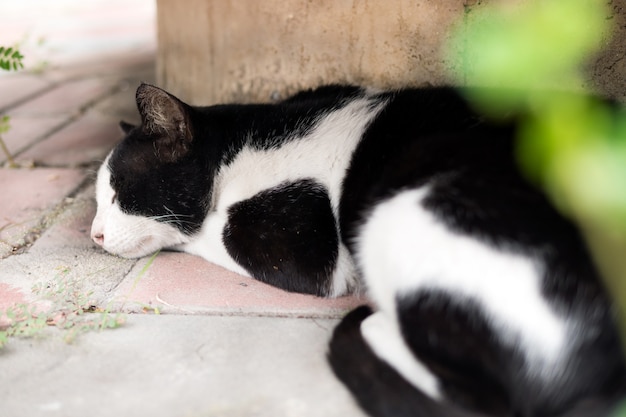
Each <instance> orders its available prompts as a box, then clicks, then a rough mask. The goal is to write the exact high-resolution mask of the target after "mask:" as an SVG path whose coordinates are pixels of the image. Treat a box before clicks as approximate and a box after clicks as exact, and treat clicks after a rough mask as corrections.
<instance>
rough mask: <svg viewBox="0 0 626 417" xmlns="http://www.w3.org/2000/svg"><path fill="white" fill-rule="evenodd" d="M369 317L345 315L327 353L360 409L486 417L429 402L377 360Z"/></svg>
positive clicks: (388, 415) (366, 311)
mask: <svg viewBox="0 0 626 417" xmlns="http://www.w3.org/2000/svg"><path fill="white" fill-rule="evenodd" d="M370 314H372V310H371V309H370V308H369V307H366V306H362V307H359V308H357V309H356V310H354V311H352V312H351V313H349V314H348V315H347V316H346V317H345V318H344V319H343V320H342V321H341V323H339V325H338V326H337V327H336V328H335V331H334V333H333V337H332V339H331V342H330V347H329V352H328V360H329V362H330V365H331V367H332V369H333V371H334V373H335V375H336V376H337V377H338V378H339V379H340V380H341V381H342V382H343V383H344V384H345V385H346V386H347V388H348V389H349V390H350V391H351V392H352V394H353V395H354V397H355V398H356V400H357V402H358V403H359V405H360V406H361V408H363V410H365V411H366V412H367V413H368V414H370V415H372V416H376V417H405V416H406V417H408V416H424V417H486V415H484V414H478V413H472V412H469V411H464V410H461V409H459V408H456V407H454V406H451V405H448V404H444V403H441V402H438V401H436V400H434V399H432V398H431V397H429V396H428V395H426V394H424V393H423V392H421V391H419V390H418V389H417V388H416V387H414V386H413V385H412V384H410V383H409V382H407V381H406V380H405V379H404V378H403V377H402V376H401V375H400V374H398V372H396V371H395V370H394V369H393V368H392V367H391V366H390V365H388V364H387V363H386V362H385V361H382V360H381V359H380V358H378V356H376V354H375V353H374V352H373V350H372V349H371V348H370V346H369V345H368V344H367V342H366V341H365V339H364V338H363V336H362V334H361V323H362V322H363V320H365V319H366V318H367V317H368V316H369V315H370ZM588 417H589V416H588Z"/></svg>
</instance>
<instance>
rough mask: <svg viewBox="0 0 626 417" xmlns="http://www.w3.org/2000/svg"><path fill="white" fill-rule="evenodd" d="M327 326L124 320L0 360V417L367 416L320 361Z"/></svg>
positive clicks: (23, 347) (33, 343) (26, 343)
mask: <svg viewBox="0 0 626 417" xmlns="http://www.w3.org/2000/svg"><path fill="white" fill-rule="evenodd" d="M336 322H337V321H336V320H333V319H302V318H300V319H293V318H267V317H223V316H179V315H160V316H156V315H146V314H144V315H129V316H128V321H127V323H126V324H125V325H123V326H122V327H121V328H118V329H114V330H107V331H103V332H99V333H97V332H94V333H86V334H84V335H81V336H80V337H79V338H78V339H76V340H75V341H74V343H73V344H71V345H68V344H66V343H64V342H63V341H62V340H61V339H60V338H59V337H55V335H57V333H55V332H51V334H49V335H48V337H46V338H43V339H27V340H15V341H12V342H11V343H10V344H9V345H8V347H7V348H5V350H4V351H0V369H2V372H1V373H0V386H1V387H2V390H0V403H1V404H2V415H3V417H25V416H44V415H45V416H63V417H74V416H76V417H83V416H90V417H110V416H150V417H178V416H180V417H195V416H198V417H200V416H203V417H204V416H211V417H220V416H228V417H277V416H280V417H334V416H337V417H346V416H355V417H358V416H363V414H362V413H361V412H360V410H359V409H358V408H357V407H356V405H355V403H354V402H353V400H352V398H351V397H350V396H349V394H348V393H347V391H346V390H345V388H344V387H343V386H342V385H341V384H340V383H339V382H338V381H337V380H336V379H335V378H334V376H333V375H332V372H331V370H330V369H329V367H328V365H327V363H326V359H325V353H326V350H327V343H328V339H329V337H330V335H331V332H332V329H333V327H334V326H335V324H336Z"/></svg>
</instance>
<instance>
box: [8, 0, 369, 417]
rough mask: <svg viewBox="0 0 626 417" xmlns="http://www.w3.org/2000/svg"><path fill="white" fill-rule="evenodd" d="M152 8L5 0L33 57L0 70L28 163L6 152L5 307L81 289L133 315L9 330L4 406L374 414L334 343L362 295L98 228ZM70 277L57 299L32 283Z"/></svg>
mask: <svg viewBox="0 0 626 417" xmlns="http://www.w3.org/2000/svg"><path fill="white" fill-rule="evenodd" d="M154 8H155V6H154V4H153V2H150V1H146V0H142V1H132V2H127V1H121V0H109V1H102V0H90V1H89V2H82V1H78V0H75V1H74V0H58V1H54V2H50V1H48V0H32V1H25V2H7V4H3V7H2V14H1V15H0V45H11V44H13V43H14V42H20V43H21V49H22V52H23V54H24V55H26V59H25V64H26V68H25V69H24V70H23V71H20V72H18V73H2V74H0V116H1V115H8V116H10V118H11V119H10V124H11V129H10V131H9V132H8V133H6V134H3V135H2V137H3V138H4V140H5V142H6V143H7V145H8V147H9V149H10V150H11V152H12V153H13V155H15V157H16V160H17V161H18V162H19V163H20V165H21V166H22V168H19V169H8V168H0V310H6V309H7V308H9V307H11V306H12V305H15V304H16V303H17V304H26V303H32V302H35V303H36V305H38V306H39V307H38V308H40V309H42V310H45V309H46V308H49V307H50V305H51V304H52V305H54V304H55V303H56V304H62V305H64V306H67V305H68V303H69V304H72V303H74V304H73V305H79V304H77V303H78V302H74V301H71V300H70V301H68V299H67V298H68V297H69V295H71V297H78V298H80V299H81V300H82V301H81V302H86V303H87V304H88V305H89V307H91V308H92V309H94V310H96V311H106V312H109V313H110V314H111V315H114V314H116V313H118V312H121V313H124V314H125V315H124V316H123V320H125V324H124V325H123V326H122V327H120V328H118V329H114V330H106V331H101V332H97V331H90V332H79V335H78V337H76V338H75V339H74V340H73V342H72V343H71V344H68V343H66V342H65V341H64V337H66V336H67V334H68V333H67V332H63V331H60V330H58V329H57V328H55V327H52V326H49V328H48V329H47V330H46V331H44V332H43V335H42V336H40V337H36V338H29V339H14V340H10V341H9V343H8V345H7V346H6V347H5V348H4V349H2V350H0V369H2V372H0V415H2V416H3V417H13V416H16V417H17V416H19V417H28V416H40V415H41V416H44V415H45V416H64V417H71V416H84V415H89V416H92V417H96V416H129V415H134V416H151V417H160V416H164V417H165V416H225V417H231V416H268V417H269V416H272V417H274V416H303V417H306V416H353V415H354V416H359V415H362V414H361V413H360V412H359V410H358V409H357V408H356V406H355V405H354V403H353V402H352V399H351V397H350V396H349V394H348V393H347V392H346V391H345V390H344V388H343V387H342V386H341V385H340V384H339V383H338V382H337V381H336V380H335V378H334V377H333V375H332V374H331V372H330V370H329V368H328V366H327V364H326V361H325V352H326V344H327V341H328V338H329V337H330V334H331V331H332V329H333V327H334V325H335V324H336V323H337V321H338V319H339V318H340V317H341V316H342V315H343V314H345V312H346V311H348V310H349V309H350V308H352V307H354V306H356V305H358V304H360V303H362V302H363V300H360V299H357V298H350V297H348V298H342V299H337V300H321V299H317V298H315V297H309V296H303V295H296V294H288V293H285V292H282V291H279V290H276V289H274V288H271V287H268V286H266V285H263V284H261V283H259V282H256V281H254V280H251V279H249V278H245V277H241V276H239V275H237V274H234V273H231V272H228V271H225V270H224V269H222V268H220V267H217V266H215V265H212V264H209V263H207V262H205V261H204V260H202V259H199V258H196V257H193V256H190V255H186V254H180V253H161V254H159V255H158V256H157V257H156V258H155V259H153V260H152V259H150V258H144V259H140V260H126V259H120V258H116V257H113V256H110V255H108V254H106V253H104V252H103V251H101V250H100V249H99V248H97V247H96V246H95V245H94V244H93V243H92V242H91V240H90V238H89V229H90V224H91V219H92V218H93V215H94V212H95V202H94V200H93V178H94V174H95V170H96V169H97V166H98V163H99V161H101V160H102V159H103V158H104V156H105V155H106V153H107V152H108V151H109V150H110V149H111V148H112V146H114V144H115V142H116V141H117V140H119V139H120V133H119V132H118V128H117V122H118V121H119V120H120V119H126V120H128V121H131V122H133V121H135V122H136V121H137V114H136V111H135V107H134V89H135V87H136V86H137V85H138V84H139V82H140V81H148V82H154V52H155V48H156V45H155V34H154V16H155V10H154ZM5 159H6V158H5V157H4V156H3V155H1V156H0V164H2V163H4V162H5ZM31 165H33V166H34V168H28V167H29V166H31ZM60 284H64V285H65V286H66V287H64V289H63V290H62V291H60V292H57V294H56V295H54V297H53V300H52V301H50V300H48V301H46V302H42V301H41V293H40V294H39V295H37V294H34V293H33V291H32V287H33V286H35V285H40V288H42V287H41V286H43V288H48V289H50V288H59V285H60ZM68 294H69V295H68ZM55 297H56V298H55ZM85 300H87V301H85ZM80 305H82V304H80ZM157 313H159V314H157ZM59 320H60V319H58V318H55V317H52V318H51V324H54V323H58V322H59ZM81 333H82V334H81Z"/></svg>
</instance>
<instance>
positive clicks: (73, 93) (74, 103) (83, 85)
mask: <svg viewBox="0 0 626 417" xmlns="http://www.w3.org/2000/svg"><path fill="white" fill-rule="evenodd" d="M114 89H115V83H114V82H113V81H112V80H107V79H102V78H99V77H94V78H83V79H77V80H71V81H67V82H64V83H60V84H58V85H56V86H55V87H54V88H52V89H50V90H48V91H46V92H45V93H43V94H41V95H39V96H37V97H35V98H33V99H32V100H28V101H26V102H25V103H23V104H21V105H19V106H17V107H13V108H11V109H10V111H9V112H8V114H9V115H36V116H45V115H60V114H71V115H76V114H78V113H79V112H80V111H81V110H83V109H84V108H85V107H86V106H88V105H89V104H91V103H94V102H96V101H97V100H98V98H102V97H103V96H105V95H107V94H110V93H111V92H112V91H114Z"/></svg>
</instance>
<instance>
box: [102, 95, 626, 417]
mask: <svg viewBox="0 0 626 417" xmlns="http://www.w3.org/2000/svg"><path fill="white" fill-rule="evenodd" d="M137 102H138V106H139V110H140V113H141V116H142V125H141V126H139V127H131V126H128V125H126V126H125V130H126V131H127V137H126V138H125V139H124V141H123V142H122V143H121V144H120V145H118V146H117V147H116V148H115V149H114V150H113V151H112V152H111V154H110V155H109V157H108V158H107V160H106V161H105V163H104V164H103V167H102V168H101V169H100V171H99V174H98V182H97V200H98V213H97V216H96V219H95V220H94V225H93V229H92V236H93V238H94V240H95V241H96V242H97V243H99V244H101V245H103V246H104V248H105V249H106V250H108V251H110V252H113V253H116V254H119V255H122V256H142V255H147V254H149V253H151V252H153V251H155V250H157V249H160V248H163V247H169V248H175V249H178V250H184V251H188V252H191V253H194V254H198V255H200V256H203V257H204V258H206V259H208V260H210V261H213V262H216V263H218V264H220V265H222V266H225V267H226V268H230V269H232V270H234V271H237V272H240V273H244V274H247V275H250V276H252V277H254V278H257V279H260V280H262V281H265V282H268V283H270V284H272V285H275V286H277V287H280V288H283V289H286V290H289V291H297V292H305V293H312V294H317V295H321V296H336V295H341V294H344V293H347V292H350V291H352V290H355V289H356V288H358V287H359V286H360V285H364V286H365V288H366V290H367V292H368V295H369V296H370V298H371V299H372V300H373V301H374V303H375V304H376V306H377V309H378V311H377V312H376V313H374V314H373V315H370V313H371V312H370V311H369V310H367V309H359V310H356V311H355V312H353V313H351V314H350V315H349V316H347V317H346V319H344V321H343V322H342V323H341V324H340V326H339V327H338V328H337V330H336V331H335V334H334V336H333V340H332V342H331V348H330V354H329V358H330V362H331V364H332V366H333V369H334V370H335V372H336V374H337V375H338V377H339V378H340V379H341V380H342V381H343V382H344V383H345V384H346V385H347V386H348V387H349V388H350V389H351V390H352V391H353V393H354V394H355V396H356V397H357V400H358V401H359V402H360V404H361V405H362V406H363V408H364V409H366V410H367V411H368V412H370V413H371V414H373V415H380V416H404V415H407V416H408V415H416V416H425V417H426V416H462V415H467V416H469V415H472V414H467V413H466V412H465V411H461V410H463V409H469V410H478V411H480V412H483V413H491V414H488V415H497V416H500V415H502V416H519V417H530V416H536V417H539V416H546V417H547V416H555V417H556V416H565V415H574V414H567V413H570V412H571V413H575V412H583V413H587V414H580V415H581V416H582V415H589V416H593V415H598V416H601V415H604V414H602V413H603V412H604V411H602V409H603V407H604V408H605V407H609V406H610V405H611V404H613V401H614V399H615V398H619V397H620V396H621V395H622V393H623V392H624V386H625V385H624V381H625V375H626V372H625V368H624V363H623V359H622V354H621V344H620V342H619V339H618V336H617V330H616V327H615V324H614V321H613V317H612V310H611V303H610V300H609V298H608V296H607V294H606V292H605V290H604V288H603V286H602V284H601V281H600V278H599V276H598V274H597V272H596V269H595V267H594V265H593V263H592V261H591V259H590V257H589V254H588V252H587V250H586V248H585V245H584V243H583V241H582V239H581V237H580V235H579V233H578V232H577V231H576V229H575V228H574V227H573V226H572V225H571V224H570V223H569V222H568V221H567V220H565V219H564V218H563V217H561V216H560V215H559V214H558V213H557V212H556V211H555V210H554V209H553V208H552V207H551V206H550V204H549V203H548V201H547V200H546V199H545V198H544V197H543V196H542V195H541V194H540V193H539V192H538V191H536V190H535V189H534V188H533V187H531V186H530V185H528V184H527V183H526V182H525V181H524V179H523V178H522V177H521V176H520V175H519V174H518V172H517V170H516V169H515V163H514V155H513V134H514V124H513V122H506V123H504V122H503V123H490V122H486V121H485V120H483V118H481V117H480V116H479V115H477V114H476V113H475V112H473V111H472V110H471V109H470V107H469V106H468V105H467V103H466V102H465V101H464V100H463V99H462V98H461V97H460V96H459V95H458V94H457V93H456V92H454V91H453V90H451V89H447V88H431V89H424V90H405V91H399V92H375V91H369V90H363V89H359V88H355V87H338V86H331V87H324V88H321V89H317V90H313V91H309V92H303V93H300V94H298V95H296V96H294V97H293V98H291V99H289V100H286V101H284V102H281V103H278V104H271V105H269V104H268V105H226V106H214V107H207V108H192V107H190V106H187V105H185V104H183V103H182V102H180V101H179V100H177V99H175V98H174V97H172V96H170V95H168V94H167V93H165V92H163V91H162V90H159V89H156V88H155V87H151V86H147V85H142V86H141V87H140V88H139V89H138V92H137ZM449 404H453V405H449ZM584 407H588V408H584ZM583 409H584V411H580V410H583ZM576 410H578V411H576ZM589 410H591V411H589ZM589 412H591V414H589ZM594 413H595V414H594Z"/></svg>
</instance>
